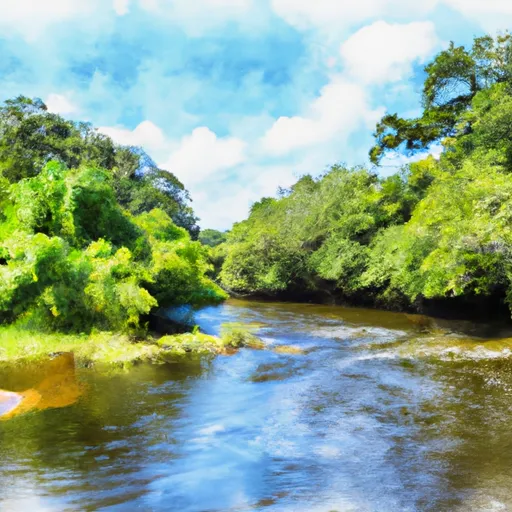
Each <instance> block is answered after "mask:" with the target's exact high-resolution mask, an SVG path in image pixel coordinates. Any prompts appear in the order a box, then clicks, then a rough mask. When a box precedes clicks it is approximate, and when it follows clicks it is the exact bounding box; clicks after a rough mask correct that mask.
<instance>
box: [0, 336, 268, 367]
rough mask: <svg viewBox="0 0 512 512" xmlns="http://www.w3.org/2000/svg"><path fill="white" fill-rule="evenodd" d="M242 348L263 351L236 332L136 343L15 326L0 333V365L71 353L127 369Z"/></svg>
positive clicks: (146, 339) (251, 338) (253, 340)
mask: <svg viewBox="0 0 512 512" xmlns="http://www.w3.org/2000/svg"><path fill="white" fill-rule="evenodd" d="M242 347H249V348H256V349H261V348H264V345H263V342H261V341H260V340H259V339H258V338H256V336H254V335H252V334H249V333H246V332H241V331H237V333H236V334H235V333H233V334H231V333H230V334H227V333H226V334H223V335H222V336H221V337H216V336H210V335H208V334H203V333H199V332H192V333H185V334H177V335H173V336H163V337H161V338H156V337H153V336H150V335H146V336H145V337H144V339H139V340H136V339H134V338H133V337H132V336H129V335H127V334H123V333H115V332H108V331H94V332H92V333H89V334H64V333H59V332H54V333H41V332H38V331H28V330H25V329H19V328H18V327H15V326H10V327H4V328H1V329H0V363H1V362H4V361H5V362H9V363H12V362H23V363H26V362H29V361H33V360H38V359H41V358H44V357H45V356H47V355H49V354H59V353H67V352H72V353H73V354H74V358H75V361H76V362H77V363H78V364H80V365H81V366H89V365H96V364H102V365H109V366H117V367H119V366H121V367H127V366H131V365H132V364H134V363H140V362H153V363H162V362H167V361H177V360H180V359H181V358H183V357H187V358H188V357H190V356H204V355H216V354H223V353H226V352H227V351H229V350H235V349H239V348H242Z"/></svg>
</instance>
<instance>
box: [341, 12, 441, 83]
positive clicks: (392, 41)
mask: <svg viewBox="0 0 512 512" xmlns="http://www.w3.org/2000/svg"><path fill="white" fill-rule="evenodd" d="M438 44H439V41H438V38H437V35H436V29H435V26H434V24H433V23H431V22H428V21H427V22H413V23H409V24H405V25H399V24H389V23H386V22H385V21H377V22H375V23H373V24H372V25H369V26H366V27H363V28H362V29H361V30H359V31H358V32H356V33H355V34H354V35H353V36H351V37H350V38H349V39H348V40H347V41H346V42H345V43H343V44H342V45H341V48H340V53H341V57H342V59H343V61H344V63H345V66H346V68H347V71H348V72H349V73H350V74H351V75H352V76H353V77H354V78H356V79H357V80H360V81H362V82H364V83H372V82H397V81H400V80H403V79H404V78H406V77H407V76H408V75H409V74H410V73H411V71H412V64H413V63H414V62H419V63H423V62H425V61H426V60H427V59H428V57H429V56H430V55H431V54H432V53H433V51H434V50H435V49H436V47H437V46H438Z"/></svg>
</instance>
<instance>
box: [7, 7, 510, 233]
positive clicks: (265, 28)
mask: <svg viewBox="0 0 512 512" xmlns="http://www.w3.org/2000/svg"><path fill="white" fill-rule="evenodd" d="M511 25H512V1H511V0H418V1H413V0H48V1H41V0H0V55H1V58H0V68H1V70H0V100H2V101H3V100H5V99H7V98H10V97H13V96H17V95H18V94H24V95H26V96H31V97H34V96H37V97H40V98H42V99H43V100H44V101H45V102H46V103H47V105H48V107H49V108H50V110H52V111H54V112H58V113H61V114H62V115H63V116H65V117H69V118H72V119H77V120H88V121H90V122H92V123H93V124H94V125H95V126H98V127H100V129H101V131H102V132H104V133H107V134H108V135H110V136H111V137H113V138H114V139H115V140H117V141H118V142H120V143H124V144H135V145H141V146H143V147H144V148H145V149H146V150H147V151H148V152H149V154H150V155H152V156H153V158H154V159H155V160H156V161H157V162H158V164H159V165H161V166H163V167H164V168H166V169H168V170H170V171H172V172H173V173H175V174H176V175H177V176H178V177H179V178H180V179H181V180H182V181H183V182H184V184H185V186H186V187H187V188H188V189H189V190H190V191H191V194H192V198H193V200H194V203H193V206H194V208H195V210H196V212H197V213H198V215H199V216H200V217H201V219H202V220H201V223H200V224H201V226H202V227H214V228H220V229H223V228H228V227H229V226H230V225H231V223H232V222H233V221H236V220H241V219H242V218H244V217H245V216H246V214H247V211H248V208H249V206H250V204H251V202H253V201H255V200H257V199H259V198H260V197H262V196H265V195H273V194H274V193H275V191H276V189H277V187H278V186H285V187H286V186H289V185H290V184H291V183H293V182H294V181H295V179H296V177H297V176H300V175H302V174H304V173H312V174H318V173H320V172H322V171H323V170H324V169H325V168H326V167H327V166H328V165H330V164H333V163H336V162H343V163H347V164H359V163H361V164H364V163H367V153H368V149H369V147H370V146H371V143H372V136H371V134H372V129H373V127H374V126H375V123H376V121H377V120H378V119H379V118H380V117H381V116H382V114H383V113H384V112H386V111H391V112H399V113H400V114H402V115H415V114H416V113H418V108H419V106H420V102H419V99H420V98H419V94H418V93H419V90H420V87H421V82H422V68H423V65H424V63H425V62H426V61H428V60H429V59H430V57H431V56H432V55H434V54H435V53H436V52H438V51H439V50H440V49H442V48H443V47H445V46H446V45H447V43H448V41H449V40H451V39H453V40H454V41H455V42H456V43H460V44H467V43H468V42H470V41H471V39H472V37H473V36H474V35H480V34H482V33H484V32H486V31H492V32H495V31H496V30H500V29H504V28H507V27H509V28H510V26H511ZM399 163H400V160H399V159H388V160H387V161H386V162H385V164H386V167H384V168H383V169H382V172H391V171H393V169H394V167H393V166H396V165H398V164H399Z"/></svg>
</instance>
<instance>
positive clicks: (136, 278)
mask: <svg viewBox="0 0 512 512" xmlns="http://www.w3.org/2000/svg"><path fill="white" fill-rule="evenodd" d="M0 212H1V213H0V322H1V323H4V324H5V323H14V322H18V323H22V324H25V325H29V326H31V327H34V328H37V329H43V328H46V329H53V330H64V331H83V332H88V331H90V330H91V329H92V328H99V329H115V330H119V331H141V330H143V329H144V321H145V318H146V317H147V315H148V314H150V313H151V312H154V311H155V310H156V309H157V308H158V307H167V306H173V305H181V304H191V305H200V304H205V303H211V302H217V301H219V300H222V299H223V298H225V294H224V292H222V290H220V289H219V288H218V287H217V286H216V285H215V284H214V283H213V282H212V281H210V280H209V279H208V278H207V277H206V273H207V272H208V271H209V270H210V264H209V263H207V249H206V248H205V247H203V246H202V245H201V244H200V243H199V242H195V241H193V240H192V239H191V235H190V232H192V233H193V234H196V231H197V229H196V228H195V221H196V219H195V217H194V215H193V213H192V210H191V209H190V207H189V206H188V201H187V194H186V191H185V190H184V188H183V185H182V184H181V183H180V182H179V181H178V180H177V179H176V178H175V177H174V176H173V175H172V174H170V173H167V172H166V171H163V170H160V169H158V168H156V166H155V165H154V164H153V163H152V162H151V160H150V159H149V157H147V156H146V155H145V154H144V153H143V152H141V151H139V150H136V149H135V148H123V147H119V146H116V145H115V144H114V143H113V142H112V141H111V140H110V139H109V138H108V137H105V136H103V135H101V134H99V133H98V132H97V131H95V130H94V129H92V128H91V127H90V126H89V125H84V124H81V123H79V124H76V123H72V122H70V121H65V120H63V119H62V118H61V117H59V116H57V115H55V114H50V113H48V112H47V110H46V107H45V106H44V104H42V103H41V102H39V101H33V100H28V99H26V98H18V99H16V100H13V101H8V102H6V104H5V106H4V107H3V108H2V109H0Z"/></svg>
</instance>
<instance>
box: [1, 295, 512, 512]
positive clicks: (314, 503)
mask: <svg viewBox="0 0 512 512" xmlns="http://www.w3.org/2000/svg"><path fill="white" fill-rule="evenodd" d="M196 322H197V323H198V324H199V325H200V326H201V328H202V329H203V330H205V331H206V332H210V333H218V332H220V330H221V327H222V324H223V323H231V324H233V323H234V324H237V323H241V324H244V325H249V327H250V328H251V329H252V330H254V331H255V332H256V333H257V334H258V335H259V336H260V337H261V338H262V339H264V341H265V343H266V344H267V345H268V346H269V348H271V349H272V350H241V351H239V352H238V353H236V354H233V355H231V356H230V357H224V356H221V357H218V358H217V359H215V360H213V361H208V362H207V361H203V362H196V363H190V364H184V363H179V364H168V365H162V366H146V365H142V366H138V367H135V368H134V369H131V370H130V371H129V372H113V373H105V372H100V371H95V370H91V369H87V370H84V369H76V370H74V377H73V378H74V379H75V382H76V383H77V386H78V389H79V390H80V391H81V392H82V395H81V396H80V398H79V399H78V400H77V399H75V400H74V401H72V400H71V399H70V398H69V400H68V402H69V403H68V404H67V405H66V404H65V399H63V400H64V402H62V404H61V405H60V406H58V405H57V406H56V407H40V408H38V409H32V411H31V412H30V411H29V412H27V413H26V414H22V415H17V416H15V417H13V418H12V419H10V420H9V421H5V422H0V460H1V462H2V464H1V465H0V481H1V482H2V485H1V486H0V509H2V510H4V509H5V510H13V511H18V510H19V511H22V510H23V511H24V510H30V509H32V510H41V509H42V510H98V509H108V510H113V511H123V510H166V511H167V510H172V511H173V510H176V511H180V512H182V511H183V512H187V511H190V512H197V511H211V512H213V511H233V512H234V511H237V512H239V511H249V510H268V511H297V510H298V511H313V512H315V511H325V512H327V511H329V510H338V511H340V512H341V511H343V512H346V511H358V512H359V511H363V512H364V511H376V512H386V511H397V510H400V511H444V510H447V511H448V510H461V511H462V510H475V511H484V510H485V511H487V510H509V509H511V508H512V488H511V487H510V485H509V482H510V480H511V478H512V455H510V454H512V451H511V450H510V449H509V448H510V440H509V439H511V438H510V435H509V432H510V431H511V427H512V410H511V408H510V403H511V402H510V400H511V398H512V397H511V394H512V351H510V352H507V350H509V349H508V342H496V341H494V342H491V343H490V344H489V343H487V344H486V343H485V342H484V341H483V340H481V339H478V338H475V339H473V338H471V339H468V336H469V334H468V333H473V335H475V333H479V334H482V333H483V332H485V334H486V335H487V334H489V333H492V334H493V335H494V336H497V335H498V333H499V329H496V328H495V327H494V326H491V327H489V326H485V327H482V326H472V325H470V324H468V323H466V324H463V325H461V324H453V323H452V324H444V323H442V322H440V321H437V320H431V319H428V318H426V317H419V316H416V315H415V316H412V317H411V316H408V315H404V314H398V313H383V312H373V311H368V310H361V309H345V308H339V307H338V308H337V307H328V306H314V305H305V304H300V305H295V304H278V303H256V302H247V301H229V302H228V303H226V304H225V305H222V306H219V307H212V308H206V309H204V310H201V311H199V312H198V313H197V314H196ZM500 329H501V328H500ZM289 346H292V347H294V348H296V349H297V350H295V349H294V350H289V349H288V348H285V349H283V350H279V348H280V347H281V348H282V347H289ZM299 349H300V350H299ZM509 354H510V356H509ZM73 368H74V367H73ZM38 372H39V373H38ZM57 373H58V372H52V374H51V375H49V374H48V373H45V370H44V369H43V368H40V369H39V370H37V371H35V370H34V371H31V372H30V376H29V377H27V376H26V375H25V374H24V376H23V377H22V378H21V380H20V376H19V374H18V375H17V374H15V372H13V373H6V372H5V371H3V370H1V371H0V387H1V388H5V389H8V390H10V391H14V392H21V391H24V390H26V389H35V390H39V391H38V392H40V391H43V393H42V396H43V395H44V396H46V397H47V398H45V399H44V400H43V399H42V400H41V402H40V403H41V404H45V403H46V404H48V403H51V400H52V399H51V397H52V396H54V397H55V394H54V393H53V395H52V393H50V392H49V390H50V389H61V390H62V389H63V387H60V388H58V386H55V381H52V380H51V378H50V381H46V382H47V384H45V385H43V386H42V387H41V385H42V383H44V382H45V379H47V378H49V377H54V376H56V375H57ZM27 379H28V380H27ZM52 382H53V384H52ZM50 384H51V385H50ZM47 391H48V392H47ZM76 398H78V397H76ZM53 403H54V404H55V403H56V402H53ZM63 405H66V406H63ZM0 407H1V405H0Z"/></svg>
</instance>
